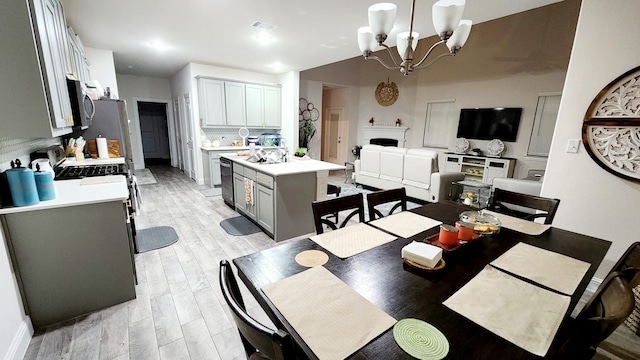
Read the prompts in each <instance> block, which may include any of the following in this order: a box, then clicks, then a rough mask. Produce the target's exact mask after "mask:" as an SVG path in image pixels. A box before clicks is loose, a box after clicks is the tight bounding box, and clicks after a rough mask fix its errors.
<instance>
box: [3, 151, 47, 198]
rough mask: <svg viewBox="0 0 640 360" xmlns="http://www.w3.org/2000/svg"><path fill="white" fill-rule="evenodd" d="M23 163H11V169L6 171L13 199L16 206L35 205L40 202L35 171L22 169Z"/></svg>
mask: <svg viewBox="0 0 640 360" xmlns="http://www.w3.org/2000/svg"><path fill="white" fill-rule="evenodd" d="M21 165H22V164H21V162H20V160H19V159H16V160H15V162H14V161H12V162H11V169H9V170H7V171H6V175H7V181H8V183H9V190H10V191H11V199H12V200H13V205H15V206H28V205H35V204H37V203H39V202H40V198H39V197H38V189H37V187H36V179H35V176H34V171H33V170H31V169H28V168H23V167H21Z"/></svg>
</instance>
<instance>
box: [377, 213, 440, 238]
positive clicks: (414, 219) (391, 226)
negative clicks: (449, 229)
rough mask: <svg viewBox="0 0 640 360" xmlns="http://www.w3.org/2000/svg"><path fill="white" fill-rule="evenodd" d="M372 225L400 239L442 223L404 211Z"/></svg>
mask: <svg viewBox="0 0 640 360" xmlns="http://www.w3.org/2000/svg"><path fill="white" fill-rule="evenodd" d="M370 224H371V225H374V226H377V227H379V228H380V229H384V230H386V231H388V232H390V233H392V234H396V235H398V236H400V237H403V238H410V237H412V236H413V235H415V234H418V233H421V232H423V231H425V230H429V229H431V228H434V227H436V226H438V225H440V224H442V221H438V220H433V219H431V218H428V217H426V216H422V215H419V214H416V213H412V212H408V211H403V212H400V213H397V214H393V215H389V216H386V217H383V218H381V219H377V220H374V221H371V222H370Z"/></svg>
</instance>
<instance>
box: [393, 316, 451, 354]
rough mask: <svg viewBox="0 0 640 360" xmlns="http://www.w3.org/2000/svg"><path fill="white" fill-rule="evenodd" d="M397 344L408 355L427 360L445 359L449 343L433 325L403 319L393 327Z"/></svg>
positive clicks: (416, 320)
mask: <svg viewBox="0 0 640 360" xmlns="http://www.w3.org/2000/svg"><path fill="white" fill-rule="evenodd" d="M393 337H394V338H395V339H396V343H398V346H400V348H401V349H402V350H404V351H405V352H406V353H407V354H409V355H411V356H413V357H415V358H417V359H425V360H439V359H444V357H445V356H447V354H448V353H449V341H447V338H446V337H445V336H444V334H442V333H441V332H440V330H438V329H436V328H435V327H434V326H433V325H431V324H429V323H426V322H424V321H422V320H418V319H411V318H409V319H402V320H400V321H398V322H397V323H396V324H395V325H394V326H393Z"/></svg>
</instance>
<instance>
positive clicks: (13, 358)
mask: <svg viewBox="0 0 640 360" xmlns="http://www.w3.org/2000/svg"><path fill="white" fill-rule="evenodd" d="M31 337H33V325H32V324H31V320H30V319H29V317H25V318H24V321H22V324H20V327H19V328H18V331H17V332H16V336H14V337H13V341H12V342H11V346H10V347H9V350H8V351H7V353H6V354H5V357H4V359H5V360H22V359H23V358H24V355H25V354H26V353H27V349H28V348H29V343H30V342H31Z"/></svg>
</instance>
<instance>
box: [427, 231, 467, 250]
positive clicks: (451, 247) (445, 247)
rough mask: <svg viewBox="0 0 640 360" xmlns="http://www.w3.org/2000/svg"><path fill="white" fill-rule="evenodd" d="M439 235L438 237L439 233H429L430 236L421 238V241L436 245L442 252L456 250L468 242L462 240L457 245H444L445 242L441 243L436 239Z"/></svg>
mask: <svg viewBox="0 0 640 360" xmlns="http://www.w3.org/2000/svg"><path fill="white" fill-rule="evenodd" d="M439 237H440V234H435V235H431V236H429V237H427V238H425V239H424V240H423V242H425V243H427V244H431V245H434V246H437V247H439V248H441V249H442V252H445V253H448V252H452V251H455V250H458V249H460V248H461V247H463V246H464V245H466V244H468V243H469V242H468V241H462V242H460V243H459V244H458V245H445V244H443V243H441V242H440V241H438V238H439Z"/></svg>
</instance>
